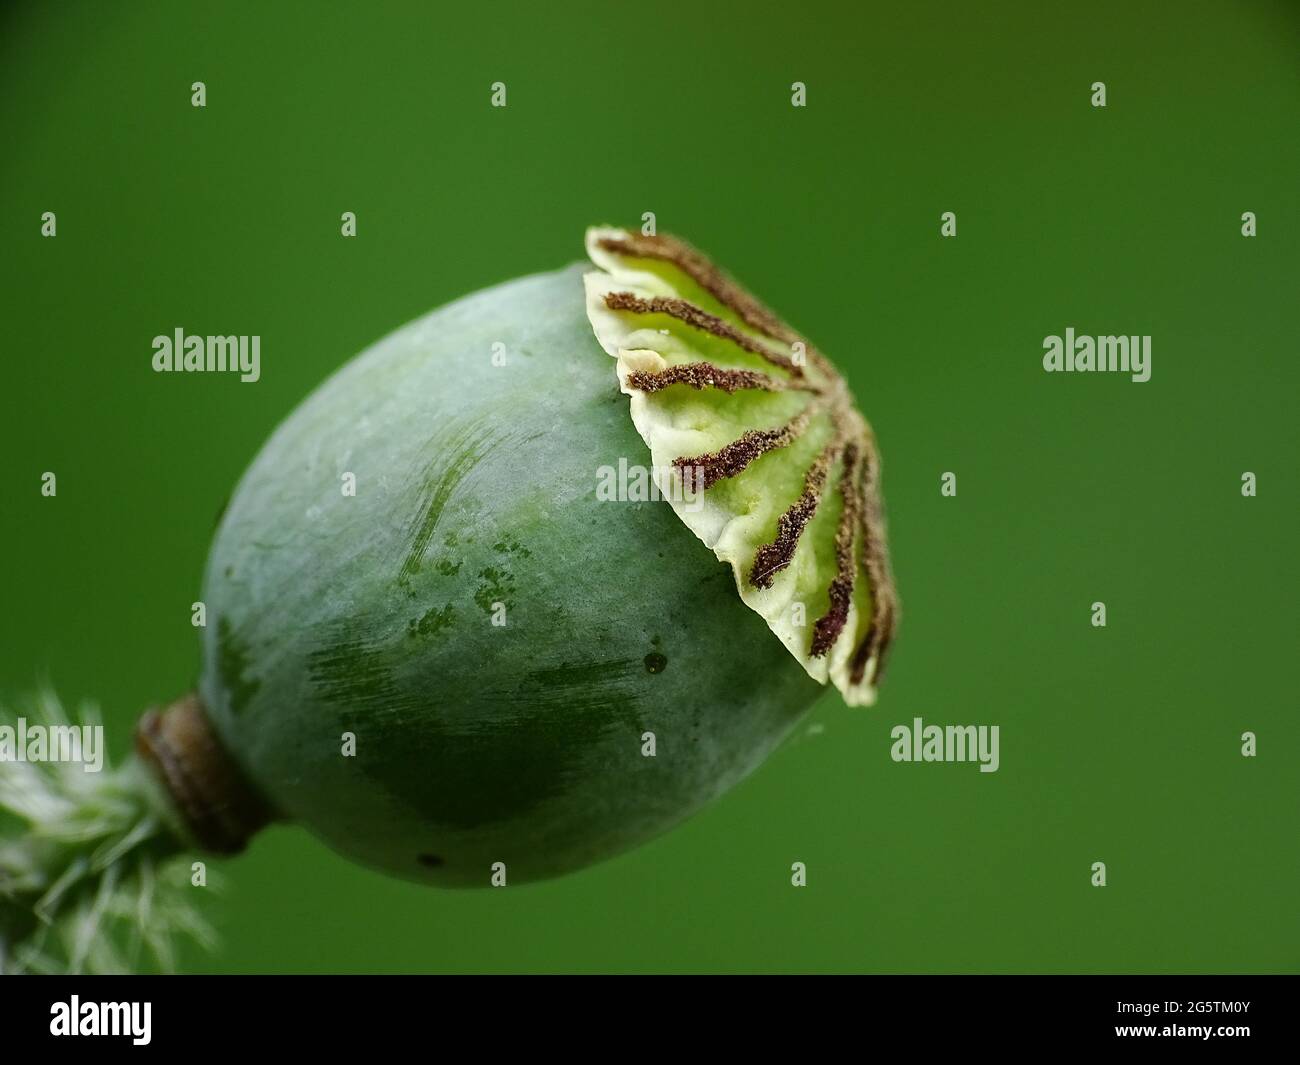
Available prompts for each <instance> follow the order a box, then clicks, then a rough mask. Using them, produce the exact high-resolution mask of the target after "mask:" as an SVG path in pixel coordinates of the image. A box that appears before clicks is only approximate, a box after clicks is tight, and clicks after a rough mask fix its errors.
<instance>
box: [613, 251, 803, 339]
mask: <svg viewBox="0 0 1300 1065" xmlns="http://www.w3.org/2000/svg"><path fill="white" fill-rule="evenodd" d="M599 243H600V246H601V247H602V248H604V249H605V250H607V251H612V252H615V253H617V254H619V255H630V256H640V257H641V258H643V259H659V260H661V261H663V262H669V263H672V264H673V265H674V266H677V267H679V268H680V269H681V270H682V271H684V272H685V273H686V274H688V275H689V276H690V277H691V279H692V280H693V281H695V283H696V284H698V285H699V286H700V288H702V289H704V290H705V291H706V292H708V293H709V294H710V295H711V296H713V298H714V299H716V300H717V301H718V302H719V303H721V304H722V305H723V306H726V307H730V308H731V309H732V310H733V311H735V312H736V313H737V314H738V315H740V317H741V318H742V319H743V320H744V322H745V324H746V325H748V326H750V327H751V328H754V329H757V330H758V331H759V332H760V333H765V334H766V335H767V336H770V337H772V338H773V339H774V340H783V341H785V342H786V343H788V344H793V343H794V342H795V341H798V340H802V339H803V338H802V337H800V336H799V334H798V333H796V332H795V331H794V330H793V329H791V328H790V327H789V326H788V325H786V324H785V323H784V322H783V321H781V319H779V318H778V317H777V316H776V315H775V314H773V313H772V312H771V311H769V310H768V309H767V308H766V307H764V306H763V305H762V304H761V303H759V302H758V300H756V299H754V297H753V296H751V295H750V294H749V293H748V292H746V291H745V290H744V289H743V288H741V287H740V286H739V285H738V284H736V282H735V281H733V280H732V279H731V278H730V277H728V276H727V275H726V274H725V273H723V272H722V271H721V270H719V269H718V268H717V267H716V266H714V265H713V262H712V261H711V260H710V259H709V258H708V256H706V255H702V254H700V253H699V252H698V251H696V250H695V249H694V248H692V247H691V246H690V245H689V244H687V243H686V242H685V241H684V240H678V239H677V238H676V237H669V236H662V237H661V236H654V237H647V236H644V235H642V234H638V233H628V234H626V235H625V236H624V237H622V238H617V237H602V238H601V240H600V242H599Z"/></svg>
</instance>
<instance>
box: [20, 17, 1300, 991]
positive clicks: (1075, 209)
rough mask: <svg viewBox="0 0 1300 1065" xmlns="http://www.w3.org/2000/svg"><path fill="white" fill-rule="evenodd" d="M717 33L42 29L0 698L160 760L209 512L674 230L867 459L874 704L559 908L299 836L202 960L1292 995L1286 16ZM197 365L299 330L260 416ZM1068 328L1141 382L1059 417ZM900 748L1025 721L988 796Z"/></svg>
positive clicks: (524, 20) (824, 718)
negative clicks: (838, 411)
mask: <svg viewBox="0 0 1300 1065" xmlns="http://www.w3.org/2000/svg"><path fill="white" fill-rule="evenodd" d="M718 6H719V8H721V9H722V10H717V11H710V10H709V9H708V8H706V7H705V6H704V5H700V4H689V5H687V4H675V3H674V4H667V3H660V4H653V5H648V4H638V5H594V4H593V5H568V6H562V5H539V4H535V3H506V2H493V3H491V4H478V5H471V4H462V5H455V6H452V5H433V4H428V5H426V4H416V3H410V4H395V3H369V4H365V5H357V6H356V7H351V6H344V5H340V4H315V3H313V4H307V3H284V2H276V3H241V4H231V3H216V4H204V5H186V6H185V7H184V8H182V7H181V6H180V5H176V4H171V3H129V4H128V3H88V4H70V3H41V4H36V3H26V4H21V3H20V4H10V5H8V8H7V10H6V12H5V14H4V15H3V16H0V20H2V21H0V134H2V140H3V144H4V149H3V152H2V153H0V154H2V156H3V160H2V161H0V203H2V209H0V240H2V244H0V247H2V248H3V252H2V254H0V283H2V284H3V291H4V297H5V316H4V319H5V320H4V330H3V338H4V339H3V367H4V384H3V388H0V393H2V394H3V396H4V417H3V421H2V424H0V434H2V437H0V444H2V445H3V451H2V454H3V499H4V504H5V506H4V521H3V525H2V527H0V529H2V531H0V536H2V537H3V541H2V546H3V551H2V553H0V557H3V559H4V566H3V586H4V609H3V612H2V614H0V616H2V617H3V622H2V623H0V624H3V630H2V635H3V656H2V658H0V691H3V694H4V696H5V698H6V699H8V700H10V701H12V700H14V699H17V698H19V697H21V696H22V695H23V694H24V693H26V692H29V691H31V690H32V688H33V686H34V685H35V684H36V683H37V682H38V681H40V680H41V679H48V680H49V681H50V682H51V683H52V684H53V685H54V686H55V687H56V689H57V690H58V691H59V692H60V693H61V694H62V695H63V696H64V698H65V699H66V700H67V701H69V702H76V701H79V700H82V699H86V698H91V699H95V700H97V701H99V702H100V704H101V705H102V706H103V708H104V711H105V714H106V715H107V718H108V721H109V722H110V724H111V726H112V729H111V732H110V741H111V744H112V746H113V748H114V750H115V752H116V753H118V754H121V753H124V752H125V751H126V750H127V749H128V748H129V746H130V727H131V723H132V722H133V721H134V719H135V717H136V715H137V714H138V713H139V712H140V711H141V710H142V709H143V708H144V707H146V706H148V705H152V704H156V703H158V702H160V701H163V700H166V699H168V698H170V697H173V696H175V695H177V694H179V693H180V692H182V691H184V690H186V689H187V688H188V687H189V686H191V685H192V684H193V682H194V680H195V677H196V675H197V669H198V640H197V638H196V634H195V631H194V630H193V629H192V628H191V626H190V603H191V602H192V601H193V600H194V599H195V598H197V595H198V591H197V589H198V583H199V579H200V575H201V571H202V566H203V561H204V557H205V554H206V551H207V546H208V542H209V539H210V537H211V534H212V531H213V526H214V521H215V518H216V515H217V512H218V510H219V508H220V507H221V506H222V504H223V502H224V500H225V499H226V497H227V495H228V493H229V492H230V490H231V488H232V487H233V485H234V484H235V481H236V479H237V478H238V477H239V475H240V473H241V472H242V470H243V469H244V468H245V466H246V465H247V464H248V462H249V461H250V460H251V459H252V457H253V455H254V454H255V453H256V451H257V449H258V447H259V446H260V444H261V442H262V441H263V440H264V439H265V438H266V436H267V435H268V434H269V433H270V431H271V430H272V429H273V427H274V426H275V425H276V424H277V423H278V422H279V421H280V419H281V418H283V417H284V416H285V415H286V414H287V413H288V412H289V411H290V410H291V409H292V408H293V406H294V405H295V404H296V403H297V402H298V401H299V400H300V399H302V398H303V397H304V396H305V395H306V394H307V393H308V391H309V390H311V389H312V388H313V387H314V386H315V385H316V384H317V383H318V382H319V381H320V380H322V379H323V378H324V377H325V376H326V375H327V374H328V373H330V372H331V371H332V370H334V369H335V368H336V367H338V366H339V365H341V364H342V363H343V362H344V361H345V360H346V359H348V358H349V357H350V356H351V355H352V354H354V353H355V352H357V351H359V350H360V349H361V348H363V347H364V346H365V345H367V344H368V343H370V342H371V341H373V340H375V339H377V338H378V337H380V336H382V335H383V334H385V333H387V332H388V331H390V330H392V329H393V328H395V327H397V326H398V325H400V324H402V323H404V322H406V321H407V320H409V319H411V318H413V317H415V316H416V315H418V314H421V313H422V312H424V311H426V310H428V309H430V308H432V307H434V306H437V305H439V304H441V303H444V302H446V301H448V300H451V299H453V298H455V297H457V296H460V295H462V294H464V293H467V292H470V291H472V290H474V289H477V288H480V287H482V286H485V285H488V284H491V283H494V282H497V281H500V280H503V279H506V278H508V277H512V276H516V275H519V274H525V273H529V272H533V271H539V270H545V269H550V268H552V267H556V266H559V265H561V264H563V263H565V262H568V261H572V260H574V259H577V258H579V257H580V256H581V254H582V245H581V239H582V232H583V228H584V227H585V226H586V225H587V224H588V223H591V222H602V221H608V222H612V223H615V224H624V225H633V226H635V225H639V224H640V218H641V214H642V212H644V211H654V212H655V213H656V215H657V217H658V224H659V227H660V229H661V230H662V231H667V232H673V233H677V234H680V235H682V236H685V237H687V238H688V239H689V240H691V241H692V242H694V243H696V244H697V245H699V246H700V247H701V248H703V249H705V250H707V251H708V252H710V253H711V254H713V255H714V256H715V257H716V258H717V259H718V260H719V261H720V262H721V263H722V264H724V265H725V266H727V267H728V268H729V269H730V270H731V271H732V272H734V273H736V274H737V275H738V276H739V277H740V278H741V279H742V280H743V281H745V282H746V283H748V284H749V285H750V287H751V288H753V289H754V290H755V291H756V292H757V293H758V294H759V295H760V296H761V297H763V298H765V299H767V300H768V301H769V302H770V303H771V304H772V305H773V306H774V307H776V308H777V310H778V311H780V312H781V313H782V314H784V315H785V316H786V317H787V318H788V319H789V320H791V321H792V322H793V323H794V324H795V325H796V326H797V327H800V328H802V329H803V330H804V331H805V332H807V333H808V334H809V335H810V336H811V337H812V338H813V339H814V340H815V341H816V342H817V343H818V344H820V345H821V347H822V348H823V349H824V350H825V351H826V352H828V353H829V354H830V355H831V356H832V357H833V358H834V359H836V360H837V361H838V362H839V364H840V365H841V366H842V367H843V368H845V370H846V371H847V373H848V376H849V378H850V381H851V384H852V386H853V387H854V389H855V390H856V392H857V394H858V397H859V399H860V401H861V403H862V405H863V407H864V408H865V410H866V412H867V414H868V416H869V417H870V418H871V420H872V422H873V423H874V425H875V428H876V431H877V434H878V436H879V439H880V442H881V447H882V452H883V457H884V464H885V491H886V500H887V504H888V508H889V516H890V529H891V535H892V541H893V550H894V563H895V571H896V574H897V578H898V582H899V587H900V590H901V593H902V598H903V606H904V618H903V624H902V629H901V633H900V636H899V639H898V642H897V644H896V648H895V655H894V658H893V661H892V663H891V667H890V673H889V676H888V678H887V680H886V683H885V686H884V690H883V694H882V698H881V701H880V703H879V704H878V705H877V706H876V707H875V708H873V709H870V710H856V711H849V710H847V709H846V708H845V706H844V705H843V703H842V702H841V701H840V700H839V698H838V696H836V695H834V694H831V695H828V696H827V697H826V698H825V699H824V700H823V701H822V702H821V703H820V704H819V707H818V709H817V711H816V712H815V713H814V715H813V716H812V718H811V719H810V721H809V726H811V727H807V726H806V727H804V728H802V729H801V730H800V731H799V732H798V733H797V734H796V736H795V738H794V739H793V740H792V741H791V742H790V743H789V744H788V745H787V746H786V747H785V748H783V749H782V750H781V751H780V752H778V753H777V754H776V755H775V756H774V757H773V758H772V759H771V760H770V761H769V762H768V763H767V764H766V765H765V766H764V767H763V768H762V769H761V770H760V771H759V772H758V773H757V774H756V775H755V776H753V777H752V778H751V779H750V780H748V781H746V782H745V783H744V784H742V785H741V786H740V787H739V788H737V789H736V790H735V791H734V792H732V793H731V794H730V795H729V796H727V797H726V798H724V799H723V800H722V801H720V802H719V803H717V804H716V805H715V806H713V807H712V808H710V809H709V810H707V811H706V812H704V813H703V814H701V815H699V816H697V817H695V818H694V819H693V820H691V821H690V822H688V823H687V824H686V825H684V826H683V827H681V828H680V829H678V830H677V831H675V832H673V833H672V834H670V835H668V836H666V837H664V838H662V839H660V840H658V841H656V842H655V843H653V844H651V845H649V846H647V847H644V848H642V849H641V850H639V851H636V852H634V853H632V854H629V855H626V856H623V857H620V858H618V859H616V860H614V861H611V862H608V863H606V864H604V865H602V866H598V867H596V868H593V869H590V870H588V871H585V872H582V873H579V874H576V875H574V876H571V877H568V878H566V879H563V880H559V881H554V882H550V883H546V884H541V885H533V886H523V887H517V888H511V889H506V890H496V891H492V890H485V891H482V892H474V893H466V892H461V893H445V892H435V891H431V890H428V889H424V888H420V887H417V886H414V885H410V884H406V883H400V882H397V881H392V880H388V879H384V878H383V877H381V876H379V875H377V874H374V873H370V872H367V871H365V870H363V869H359V868H355V867H353V866H350V865H348V864H347V863H345V862H344V861H343V860H342V859H339V858H337V857H335V856H333V855H332V854H331V853H330V852H329V851H327V850H326V849H324V848H323V847H322V846H321V845H319V844H318V843H316V842H315V841H314V840H313V839H312V838H310V837H309V836H308V835H307V834H306V833H304V832H302V831H300V830H297V829H293V828H287V827H286V828H275V829H272V830H270V831H268V832H266V833H265V834H264V835H263V836H261V837H260V838H258V839H257V840H256V841H255V843H254V845H253V846H252V848H251V849H250V850H249V851H248V852H247V853H246V854H245V855H243V856H241V857H240V858H238V859H236V860H232V861H227V862H222V863H219V865H220V867H221V868H222V870H223V871H224V873H225V874H226V879H227V881H228V885H229V886H228V890H227V891H226V892H225V894H224V896H223V897H222V898H221V899H219V900H216V901H215V902H214V904H213V905H211V906H210V907H209V912H210V914H211V915H212V917H213V918H214V920H215V922H216V923H217V925H218V926H219V928H220V930H221V934H222V939H223V942H222V946H221V949H220V950H219V952H218V953H215V954H212V955H207V954H204V953H203V952H201V951H199V950H198V949H197V948H191V949H189V950H187V951H186V952H185V953H184V955H183V964H182V968H184V969H185V970H189V971H218V972H232V971H233V972H253V971H276V972H286V971H288V972H295V971H302V972H315V971H366V972H388V971H401V972H408V971H442V970H455V971H475V972H479V971H482V972H487V971H501V970H508V971H519V970H522V971H590V970H618V971H633V972H641V971H699V970H722V971H753V970H759V971H791V970H792V971H904V972H911V971H921V972H936V971H941V972H984V971H991V972H1005V971H1020V970H1031V971H1050V972H1057V971H1084V972H1094V971H1121V972H1130V971H1142V972H1150V971H1155V972H1166V971H1168V972H1184V971H1186V972H1205V971H1296V970H1297V969H1300V906H1298V905H1297V898H1298V897H1300V853H1298V851H1297V834H1298V827H1300V773H1298V771H1297V770H1298V767H1300V716H1298V715H1297V713H1296V710H1297V706H1296V695H1295V680H1294V675H1295V662H1296V657H1297V656H1296V651H1297V636H1298V635H1300V633H1298V632H1297V608H1296V599H1295V593H1296V587H1297V565H1296V557H1295V543H1296V537H1295V530H1296V528H1297V525H1298V524H1300V507H1298V506H1297V502H1296V499H1297V493H1296V484H1295V474H1296V458H1297V454H1298V453H1300V452H1298V449H1297V443H1298V441H1297V418H1296V396H1297V389H1298V386H1300V370H1298V369H1297V350H1296V328H1295V314H1296V307H1297V294H1298V293H1300V287H1298V285H1297V283H1298V282H1300V270H1298V269H1297V262H1298V256H1297V234H1298V233H1300V207H1298V199H1300V197H1298V196H1297V189H1298V188H1300V184H1298V183H1297V175H1298V174H1300V137H1297V133H1298V131H1300V124H1298V123H1297V119H1300V52H1298V51H1297V48H1298V46H1300V7H1297V5H1294V4H1289V3H1264V2H1241V3H1226V2H1224V3H1187V4H1179V5H1169V4H1132V3H1121V2H1105V3H1102V2H1097V3H1074V4H1069V5H1065V4H1053V5H1043V4H1038V3H1028V2H1021V3H1010V4H999V5H978V6H976V5H955V4H948V3H942V4H937V3H907V4H903V3H892V4H887V5H877V4H873V5H863V6H858V5H847V4H843V5H819V4H801V5H788V4H775V3H767V2H759V3H751V4H747V5H743V6H737V5H718ZM196 80H202V81H204V82H206V84H207V93H208V100H207V107H206V108H205V109H195V108H193V107H191V106H190V85H191V83H192V82H194V81H196ZM498 80H500V81H504V82H505V83H506V84H507V86H508V94H509V95H508V101H509V106H508V107H507V108H505V109H504V110H502V109H494V108H492V107H490V106H489V86H490V85H491V83H492V82H494V81H498ZM796 80H798V81H803V82H805V83H806V84H807V93H808V105H807V107H806V108H803V109H796V108H793V107H791V105H790V86H791V83H792V82H793V81H796ZM1094 81H1104V82H1105V83H1106V87H1107V94H1108V106H1107V107H1106V108H1104V109H1099V108H1094V107H1092V106H1090V103H1089V97H1090V94H1091V90H1090V86H1091V84H1092V83H1093V82H1094ZM345 210H350V211H355V212H356V214H357V217H358V236H357V237H356V238H355V239H343V238H342V237H341V236H340V235H339V225H340V222H339V216H340V214H341V213H342V212H343V211H345ZM43 211H54V212H56V213H57V216H58V236H57V238H55V239H43V238H42V237H41V235H40V217H41V213H42V212H43ZM943 211H954V212H956V214H957V218H958V236H957V237H956V239H941V238H940V235H939V221H940V217H939V216H940V214H941V212H943ZM1243 211H1254V212H1255V213H1256V214H1257V216H1258V226H1259V235H1258V236H1257V237H1255V238H1253V239H1247V238H1244V237H1243V236H1242V235H1241V233H1240V227H1241V221H1240V217H1241V214H1242V212H1243ZM176 326H183V327H184V328H185V329H186V330H188V331H190V332H195V333H206V332H214V333H257V334H260V335H261V336H262V338H263V344H262V379H261V381H260V382H258V383H257V384H255V385H247V384H240V383H239V382H238V381H237V380H236V379H235V378H234V377H218V376H212V375H200V374H193V375H185V374H177V375H171V376H168V375H160V374H155V373H153V372H152V371H151V369H150V357H151V354H152V350H151V346H150V341H151V338H152V337H153V336H154V335H155V334H159V333H168V332H170V331H171V330H172V329H173V328H175V327H176ZM1067 326H1073V327H1074V328H1075V329H1076V330H1077V331H1078V332H1079V333H1087V334H1102V333H1111V332H1115V333H1126V334H1127V333H1133V334H1151V335H1152V336H1153V338H1154V339H1153V342H1152V350H1153V373H1152V379H1151V381H1150V382H1149V383H1147V384H1133V383H1130V381H1129V380H1128V379H1127V377H1125V376H1122V375H1118V374H1094V375H1091V376H1084V375H1068V376H1067V375H1064V374H1058V375H1047V374H1045V373H1044V372H1043V371H1042V368H1041V361H1040V360H1041V356H1042V340H1043V337H1044V336H1046V335H1048V334H1053V333H1056V334H1059V333H1062V332H1063V331H1064V330H1065V328H1066V327H1067ZM611 373H612V371H611ZM45 470H53V471H56V472H57V474H58V479H59V480H58V489H59V491H58V496H57V498H55V499H44V498H42V497H41V495H40V492H39V487H40V475H41V473H42V472H43V471H45ZM949 470H951V471H954V472H956V473H957V475H958V496H957V498H955V499H945V498H942V497H941V496H940V492H939V478H940V474H941V473H942V472H944V471H949ZM1246 470H1250V471H1253V472H1255V473H1256V474H1257V476H1258V480H1259V490H1258V491H1259V494H1258V497H1257V498H1254V499H1245V498H1243V497H1242V496H1241V493H1240V478H1241V474H1242V472H1243V471H1246ZM1094 600H1104V601H1105V602H1106V604H1107V608H1108V612H1109V625H1108V627H1107V628H1105V629H1101V630H1098V629H1094V628H1093V627H1092V626H1091V624H1090V610H1089V608H1090V604H1091V603H1092V602H1093V601H1094ZM914 716H920V717H922V718H924V719H925V720H926V721H927V722H933V723H938V724H966V723H972V724H998V725H1000V726H1001V757H1002V765H1001V769H1000V770H999V771H998V772H997V773H994V774H981V773H979V772H977V770H976V767H975V766H974V765H943V764H938V765H906V764H895V763H893V762H892V761H891V760H890V758H889V746H890V739H889V731H890V729H891V728H892V727H893V726H894V725H896V724H898V723H901V722H910V721H911V720H912V718H913V717H914ZM1246 730H1251V731H1254V732H1256V733H1257V734H1258V737H1259V755H1258V757H1256V758H1254V759H1248V758H1243V757H1242V756H1241V753H1240V736H1241V734H1242V732H1243V731H1246ZM796 860H799V861H803V862H806V863H807V866H808V877H809V884H808V887H807V888H806V889H803V890H796V889H794V888H792V887H791V886H790V879H789V878H790V864H791V862H792V861H796ZM1094 861H1104V862H1106V863H1107V868H1108V880H1109V883H1108V886H1107V887H1105V888H1104V889H1096V888H1093V887H1092V886H1091V885H1090V866H1091V863H1092V862H1094Z"/></svg>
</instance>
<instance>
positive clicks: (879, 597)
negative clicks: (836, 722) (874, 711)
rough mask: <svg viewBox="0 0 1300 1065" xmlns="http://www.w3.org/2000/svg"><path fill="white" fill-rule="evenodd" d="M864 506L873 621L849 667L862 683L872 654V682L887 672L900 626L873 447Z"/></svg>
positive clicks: (854, 678)
mask: <svg viewBox="0 0 1300 1065" xmlns="http://www.w3.org/2000/svg"><path fill="white" fill-rule="evenodd" d="M863 490H864V497H865V505H864V506H863V508H862V514H861V522H860V524H861V532H862V564H863V567H864V568H865V569H866V571H867V580H868V582H869V587H870V589H871V620H870V621H869V622H868V623H867V632H866V635H865V636H864V637H863V638H862V642H861V643H860V644H858V647H857V650H855V651H854V652H853V658H852V661H851V662H850V666H849V680H850V682H851V683H853V684H860V683H861V682H862V678H863V676H864V674H865V673H866V670H867V663H868V662H869V661H870V660H871V657H872V655H875V657H876V669H875V672H874V674H873V675H872V678H871V679H872V682H873V683H879V681H880V678H881V676H882V675H883V674H884V671H885V652H886V651H887V650H888V649H889V644H890V641H891V640H893V638H894V629H895V627H896V625H897V624H898V597H897V595H896V594H895V592H894V580H893V576H892V575H891V574H890V572H889V559H888V555H887V554H886V551H885V525H884V515H883V514H882V511H881V504H880V459H879V456H877V455H876V453H875V450H874V448H871V447H870V446H869V447H868V448H867V461H866V463H865V470H864V475H863Z"/></svg>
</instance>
